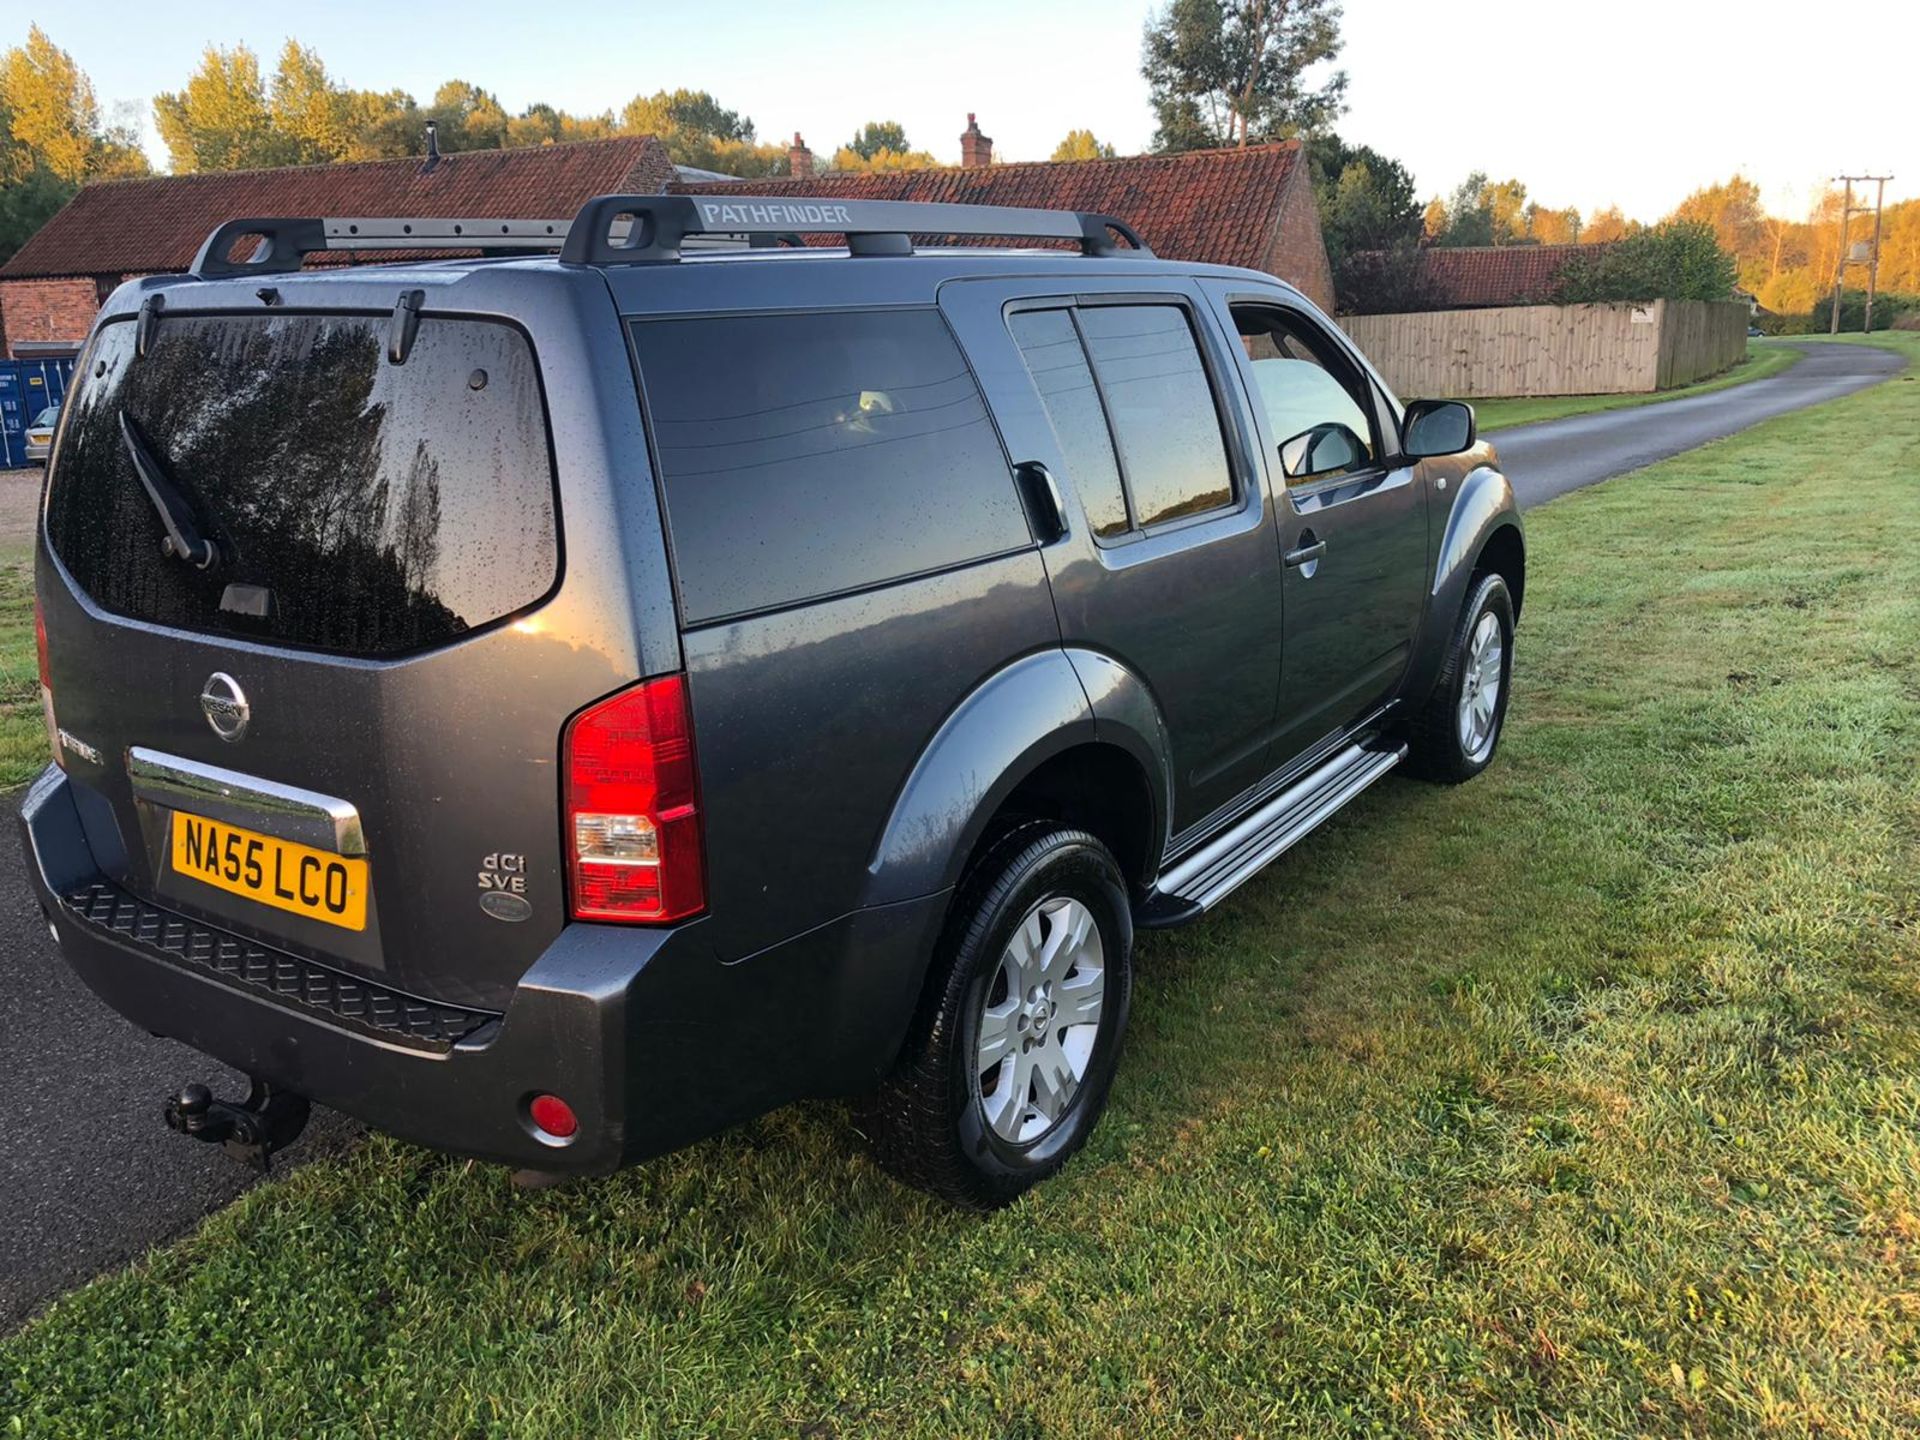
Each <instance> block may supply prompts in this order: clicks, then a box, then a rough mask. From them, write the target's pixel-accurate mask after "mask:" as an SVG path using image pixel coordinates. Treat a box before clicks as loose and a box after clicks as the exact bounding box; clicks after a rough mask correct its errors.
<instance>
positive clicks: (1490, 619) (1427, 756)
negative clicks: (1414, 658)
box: [1407, 574, 1513, 785]
mask: <svg viewBox="0 0 1920 1440" xmlns="http://www.w3.org/2000/svg"><path fill="white" fill-rule="evenodd" d="M1512 681H1513V595H1512V593H1511V592H1510V591H1509V590H1508V589H1507V582H1506V581H1505V579H1503V578H1502V577H1501V576H1499V575H1497V574H1489V575H1479V576H1476V577H1475V578H1474V582H1473V586H1472V589H1471V590H1470V591H1469V593H1468V595H1467V602H1466V604H1465V605H1464V606H1462V607H1461V611H1460V623H1459V624H1458V625H1457V626H1455V627H1454V632H1453V638H1452V639H1451V641H1449V643H1448V645H1447V656H1446V662H1445V664H1444V666H1443V667H1442V669H1441V671H1440V678H1439V680H1438V681H1437V682H1436V683H1435V685H1434V687H1433V693H1432V695H1430V696H1429V697H1428V698H1427V702H1426V704H1425V705H1424V706H1423V707H1422V708H1421V709H1420V711H1419V713H1418V714H1417V715H1415V717H1414V719H1413V721H1412V723H1411V724H1410V725H1409V726H1408V727H1407V770H1408V773H1410V774H1412V775H1416V776H1418V777H1419V778H1421V779H1423V780H1433V781H1438V782H1439V783H1441V784H1446V785H1458V784H1460V783H1461V782H1462V781H1466V780H1471V779H1472V778H1473V777H1474V776H1476V775H1478V774H1479V773H1480V772H1481V771H1482V770H1484V769H1486V768H1487V766H1488V765H1490V764H1492V763H1493V755H1494V751H1495V750H1496V749H1498V748H1499V745H1500V733H1501V731H1502V730H1503V729H1504V728H1505V726H1506V720H1507V698H1508V693H1509V691H1510V690H1511V688H1512Z"/></svg>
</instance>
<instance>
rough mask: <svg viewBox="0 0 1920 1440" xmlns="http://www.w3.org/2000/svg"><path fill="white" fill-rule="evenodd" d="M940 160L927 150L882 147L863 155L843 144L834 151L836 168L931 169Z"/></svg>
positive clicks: (834, 166)
mask: <svg viewBox="0 0 1920 1440" xmlns="http://www.w3.org/2000/svg"><path fill="white" fill-rule="evenodd" d="M939 163H940V162H939V161H938V160H935V159H934V158H933V156H932V154H930V153H929V152H928V151H925V150H887V149H880V150H876V151H874V152H873V154H871V155H862V154H861V153H860V152H859V151H858V150H855V149H854V148H853V147H852V146H850V145H842V146H841V147H840V148H839V149H838V150H836V151H834V152H833V164H832V166H831V167H830V168H831V169H834V170H849V171H855V172H858V171H883V170H930V169H932V168H933V167H934V166H935V165H938V164H939Z"/></svg>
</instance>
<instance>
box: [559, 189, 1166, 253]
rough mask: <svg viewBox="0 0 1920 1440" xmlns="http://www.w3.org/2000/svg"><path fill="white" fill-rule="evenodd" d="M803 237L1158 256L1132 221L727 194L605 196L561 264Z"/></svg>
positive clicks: (995, 208)
mask: <svg viewBox="0 0 1920 1440" xmlns="http://www.w3.org/2000/svg"><path fill="white" fill-rule="evenodd" d="M621 222H625V224H624V226H623V225H622V223H621ZM796 231H798V232H802V233H810V234H831V235H845V236H846V237H847V247H848V249H849V250H851V251H852V253H854V254H855V255H910V254H912V253H913V239H912V237H913V236H915V235H935V236H956V237H958V236H996V237H1001V238H1007V239H1028V240H1072V241H1074V242H1076V243H1077V244H1078V245H1079V246H1080V250H1081V252H1082V253H1083V254H1087V255H1119V254H1136V255H1139V256H1142V257H1144V258H1147V259H1151V258H1152V256H1153V252H1152V251H1151V250H1149V249H1148V248H1147V242H1146V241H1144V240H1142V239H1141V238H1140V236H1139V233H1138V232H1137V231H1135V230H1134V228H1133V227H1132V226H1131V225H1128V224H1127V223H1126V222H1125V221H1124V220H1118V219H1115V218H1114V217H1113V216H1111V215H1095V214H1092V213H1090V212H1085V211H1077V210H1031V209H1016V208H1014V207H1012V206H1006V205H943V204H935V203H930V202H925V201H919V200H835V199H832V198H830V197H825V196H808V195H795V196H791V197H782V196H772V195H751V194H748V195H733V194H723V195H602V196H600V197H599V198H598V199H594V200H589V201H588V202H587V203H586V204H585V205H583V206H581V207H580V213H579V214H578V215H577V216H575V217H574V221H573V228H572V229H571V230H570V231H569V232H568V234H567V242H566V244H565V245H564V246H563V247H562V248H561V251H560V258H561V260H563V261H564V262H566V263H567V264H570V265H623V264H626V265H631V264H643V263H648V262H658V261H667V260H677V259H679V258H680V250H681V246H682V244H683V243H684V242H685V241H686V240H687V239H688V238H689V237H692V236H699V235H745V236H747V237H748V238H749V239H755V238H758V239H770V238H778V237H782V236H788V235H791V234H793V233H794V232H796ZM1116 236H1117V237H1118V238H1119V239H1121V240H1124V241H1125V242H1126V245H1127V248H1126V249H1125V250H1122V249H1121V248H1120V247H1119V246H1118V245H1116V244H1115V243H1114V241H1115V237H1116Z"/></svg>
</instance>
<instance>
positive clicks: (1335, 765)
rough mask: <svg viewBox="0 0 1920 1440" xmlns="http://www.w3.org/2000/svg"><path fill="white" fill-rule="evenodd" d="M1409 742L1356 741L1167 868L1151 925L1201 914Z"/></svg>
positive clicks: (1396, 759)
mask: <svg viewBox="0 0 1920 1440" xmlns="http://www.w3.org/2000/svg"><path fill="white" fill-rule="evenodd" d="M1406 755H1407V747H1406V746H1405V745H1394V746H1390V747H1374V746H1366V745H1350V746H1348V747H1347V748H1346V749H1345V750H1341V751H1338V752H1336V753H1335V754H1334V755H1332V756H1331V757H1330V758H1329V759H1327V760H1326V761H1325V762H1324V763H1323V764H1321V765H1320V766H1319V767H1318V768H1316V769H1314V770H1312V771H1310V772H1309V773H1307V774H1306V775H1303V776H1302V777H1301V778H1300V779H1298V780H1296V781H1295V782H1294V783H1293V784H1291V785H1289V786H1288V787H1287V788H1286V789H1285V790H1282V791H1281V792H1280V793H1279V794H1278V795H1276V796H1274V798H1273V799H1271V800H1269V801H1268V802H1267V803H1266V804H1264V805H1262V806H1261V807H1260V808H1259V809H1257V810H1255V811H1253V812H1252V813H1251V814H1249V815H1247V816H1246V817H1245V818H1244V819H1242V820H1241V821H1240V822H1239V823H1238V824H1237V825H1235V826H1234V827H1233V828H1232V829H1230V830H1228V831H1226V832H1225V833H1224V834H1222V835H1220V836H1217V837H1216V838H1215V839H1213V840H1211V841H1209V842H1208V843H1207V844H1205V845H1203V846H1201V847H1200V849H1198V850H1196V851H1195V852H1194V853H1193V854H1191V855H1189V856H1187V857H1186V858H1185V859H1184V860H1181V861H1180V862H1179V863H1178V864H1176V865H1174V866H1172V867H1171V868H1169V869H1168V870H1166V871H1165V872H1164V873H1163V874H1162V875H1161V876H1160V879H1159V881H1158V882H1157V883H1156V884H1155V886H1154V888H1153V893H1152V894H1151V895H1149V896H1148V897H1147V900H1146V902H1145V903H1144V904H1143V905H1142V906H1141V907H1140V911H1139V914H1138V916H1137V919H1138V923H1140V924H1141V925H1144V926H1147V927H1149V928H1152V927H1157V926H1165V925H1179V924H1182V923H1184V922H1185V921H1188V920H1193V919H1197V918H1198V917H1199V916H1200V914H1201V913H1202V912H1204V911H1207V910H1211V909H1212V908H1213V907H1214V906H1215V905H1218V904H1219V903H1220V902H1221V901H1222V900H1224V899H1226V898H1227V896H1229V895H1231V894H1232V893H1233V892H1234V891H1235V890H1238V889H1239V888H1240V887H1241V886H1242V885H1244V884H1246V883H1247V881H1249V880H1251V879H1252V878H1253V877H1254V876H1255V875H1257V874H1259V873H1260V871H1261V870H1262V869H1264V868H1265V867H1266V866H1267V865H1269V864H1271V863H1272V862H1273V861H1274V860H1277V859H1278V858H1279V857H1280V856H1281V855H1283V854H1284V853H1285V852H1286V851H1288V850H1289V849H1291V848H1292V847H1293V846H1294V845H1295V844H1296V843H1297V842H1299V841H1300V840H1303V839H1305V838H1306V836H1307V835H1309V834H1310V833H1312V831H1313V830H1315V829H1316V828H1318V827H1319V826H1320V825H1321V824H1322V823H1323V822H1325V821H1326V820H1327V819H1329V818H1330V817H1331V816H1332V815H1333V814H1334V812H1335V811H1337V810H1339V809H1340V807H1341V806H1343V805H1345V804H1346V803H1347V802H1348V801H1349V800H1351V799H1353V797H1354V796H1356V795H1358V794H1359V793H1360V792H1361V791H1362V790H1365V789H1366V788H1367V787H1368V786H1369V785H1371V784H1373V782H1374V781H1376V780H1378V779H1379V778H1380V777H1381V776H1382V775H1384V774H1386V773H1387V772H1388V771H1389V770H1391V769H1393V767H1394V766H1396V765H1398V764H1399V763H1400V762H1401V761H1402V760H1404V759H1405V758H1406Z"/></svg>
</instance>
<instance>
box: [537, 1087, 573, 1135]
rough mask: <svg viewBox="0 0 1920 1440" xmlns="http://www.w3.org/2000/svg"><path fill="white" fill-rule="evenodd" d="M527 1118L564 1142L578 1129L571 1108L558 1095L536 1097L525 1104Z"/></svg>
mask: <svg viewBox="0 0 1920 1440" xmlns="http://www.w3.org/2000/svg"><path fill="white" fill-rule="evenodd" d="M527 1118H528V1119H530V1120H532V1121H533V1123H534V1124H535V1125H536V1126H537V1127H538V1128H540V1129H541V1130H544V1131H546V1133H547V1134H549V1135H551V1136H553V1138H554V1139H556V1140H565V1139H566V1138H567V1137H568V1136H570V1135H572V1134H573V1132H574V1131H576V1130H578V1129H579V1128H580V1120H579V1117H578V1116H576V1115H575V1114H574V1113H573V1107H572V1106H571V1105H569V1104H567V1102H566V1101H564V1100H562V1099H561V1098H560V1097H559V1096H558V1095H536V1096H534V1097H533V1099H532V1100H531V1101H529V1102H528V1104H527Z"/></svg>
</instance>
